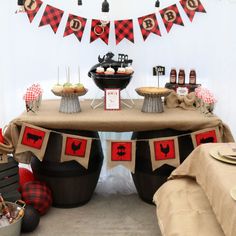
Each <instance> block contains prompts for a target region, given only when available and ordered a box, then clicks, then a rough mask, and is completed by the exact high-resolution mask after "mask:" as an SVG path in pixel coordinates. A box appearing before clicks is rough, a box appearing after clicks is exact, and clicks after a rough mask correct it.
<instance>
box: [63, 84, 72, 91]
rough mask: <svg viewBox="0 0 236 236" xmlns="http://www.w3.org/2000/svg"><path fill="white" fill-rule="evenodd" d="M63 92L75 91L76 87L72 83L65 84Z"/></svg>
mask: <svg viewBox="0 0 236 236" xmlns="http://www.w3.org/2000/svg"><path fill="white" fill-rule="evenodd" d="M63 93H74V87H73V85H72V84H71V83H68V82H67V83H65V84H63Z"/></svg>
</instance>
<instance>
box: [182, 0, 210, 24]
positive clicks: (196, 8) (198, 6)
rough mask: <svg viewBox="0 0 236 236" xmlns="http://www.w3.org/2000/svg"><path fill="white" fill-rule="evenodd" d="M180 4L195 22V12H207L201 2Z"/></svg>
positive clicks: (197, 0)
mask: <svg viewBox="0 0 236 236" xmlns="http://www.w3.org/2000/svg"><path fill="white" fill-rule="evenodd" d="M180 4H181V6H182V7H183V9H184V11H185V12H186V14H187V16H188V17H189V19H190V21H193V18H194V16H195V12H206V10H205V9H204V7H203V5H202V3H201V2H200V1H199V0H180Z"/></svg>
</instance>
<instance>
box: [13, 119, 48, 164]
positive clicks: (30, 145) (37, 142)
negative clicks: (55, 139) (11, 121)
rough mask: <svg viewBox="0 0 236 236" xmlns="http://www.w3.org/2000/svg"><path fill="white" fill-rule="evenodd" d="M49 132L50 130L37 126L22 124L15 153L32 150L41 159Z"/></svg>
mask: <svg viewBox="0 0 236 236" xmlns="http://www.w3.org/2000/svg"><path fill="white" fill-rule="evenodd" d="M50 132H51V131H50V130H46V129H43V128H41V127H38V126H33V125H29V124H23V125H22V127H21V131H20V136H19V140H18V143H17V146H16V151H15V154H20V153H24V152H32V153H33V154H34V155H35V156H36V157H37V158H38V159H39V160H40V161H42V160H43V157H44V154H45V150H46V147H47V144H48V138H49V135H50Z"/></svg>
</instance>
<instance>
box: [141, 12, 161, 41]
mask: <svg viewBox="0 0 236 236" xmlns="http://www.w3.org/2000/svg"><path fill="white" fill-rule="evenodd" d="M138 22H139V26H140V29H141V33H142V36H143V39H144V41H145V40H146V39H147V37H148V36H149V34H150V33H154V34H157V35H159V36H161V31H160V28H159V25H158V22H157V18H156V15H155V14H154V13H153V14H149V15H146V16H142V17H139V18H138Z"/></svg>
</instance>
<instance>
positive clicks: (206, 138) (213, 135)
mask: <svg viewBox="0 0 236 236" xmlns="http://www.w3.org/2000/svg"><path fill="white" fill-rule="evenodd" d="M191 138H192V142H193V146H194V148H196V147H197V146H199V145H200V144H203V143H221V142H222V139H221V135H220V130H219V127H215V128H209V129H203V130H199V131H196V132H193V133H191Z"/></svg>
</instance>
